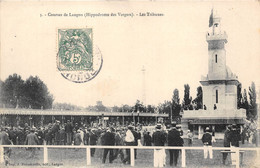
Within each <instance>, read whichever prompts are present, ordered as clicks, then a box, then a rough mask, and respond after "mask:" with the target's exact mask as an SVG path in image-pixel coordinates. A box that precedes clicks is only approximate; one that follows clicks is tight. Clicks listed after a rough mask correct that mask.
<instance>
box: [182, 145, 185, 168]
mask: <svg viewBox="0 0 260 168" xmlns="http://www.w3.org/2000/svg"><path fill="white" fill-rule="evenodd" d="M181 167H186V151H185V149H184V148H182V149H181Z"/></svg>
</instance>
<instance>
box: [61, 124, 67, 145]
mask: <svg viewBox="0 0 260 168" xmlns="http://www.w3.org/2000/svg"><path fill="white" fill-rule="evenodd" d="M59 140H60V141H59V145H65V142H66V132H65V129H64V127H62V128H61V129H60V130H59Z"/></svg>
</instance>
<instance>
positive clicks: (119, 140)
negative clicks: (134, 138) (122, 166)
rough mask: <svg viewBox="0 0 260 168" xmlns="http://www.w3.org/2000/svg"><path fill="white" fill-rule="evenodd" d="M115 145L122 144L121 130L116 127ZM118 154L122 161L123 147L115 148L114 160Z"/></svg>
mask: <svg viewBox="0 0 260 168" xmlns="http://www.w3.org/2000/svg"><path fill="white" fill-rule="evenodd" d="M115 145H116V146H123V145H124V140H123V137H122V135H121V130H120V129H117V130H116V134H115ZM118 155H120V158H121V161H122V162H123V161H124V152H123V149H115V154H114V160H115V159H116V158H117V156H118Z"/></svg>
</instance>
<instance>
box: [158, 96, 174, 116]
mask: <svg viewBox="0 0 260 168" xmlns="http://www.w3.org/2000/svg"><path fill="white" fill-rule="evenodd" d="M158 109H159V113H165V114H169V115H170V114H171V102H170V101H168V100H165V101H164V102H163V103H162V104H159V105H158ZM169 117H170V116H169Z"/></svg>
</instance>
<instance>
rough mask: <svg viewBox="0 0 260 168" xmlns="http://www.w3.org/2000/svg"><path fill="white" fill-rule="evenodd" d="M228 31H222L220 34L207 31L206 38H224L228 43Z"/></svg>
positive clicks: (208, 39)
mask: <svg viewBox="0 0 260 168" xmlns="http://www.w3.org/2000/svg"><path fill="white" fill-rule="evenodd" d="M227 38H228V36H227V33H226V32H225V31H224V32H221V33H220V34H214V33H207V34H206V40H207V41H212V40H224V41H225V43H227Z"/></svg>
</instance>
